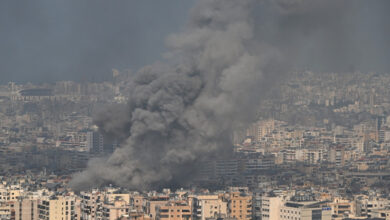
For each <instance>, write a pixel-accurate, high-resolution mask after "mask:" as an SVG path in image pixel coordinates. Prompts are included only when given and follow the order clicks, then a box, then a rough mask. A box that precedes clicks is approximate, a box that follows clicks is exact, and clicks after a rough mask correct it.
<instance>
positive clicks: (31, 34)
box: [0, 0, 390, 82]
mask: <svg viewBox="0 0 390 220" xmlns="http://www.w3.org/2000/svg"><path fill="white" fill-rule="evenodd" d="M194 2H195V0H164V1H155V0H124V1H123V0H114V1H106V0H93V1H92V0H90V1H79V0H59V1H51V0H36V1H28V0H22V1H10V0H9V1H0V33H1V34H0V82H7V81H11V80H12V81H19V82H25V81H34V82H42V81H54V80H102V79H106V78H108V77H109V75H110V72H111V69H112V68H116V69H126V68H130V69H133V70H137V69H138V68H140V67H142V66H144V65H146V64H149V63H151V62H154V61H156V60H159V59H160V58H161V54H162V53H163V52H164V51H165V47H164V42H165V38H166V37H167V36H168V35H169V34H171V33H174V32H178V31H179V30H180V28H181V27H183V26H184V25H185V22H186V21H188V19H186V17H187V15H188V11H189V9H190V8H191V7H193V5H194ZM258 2H267V1H264V0H258ZM296 2H302V1H295V0H294V1H288V0H285V1H284V3H283V4H284V6H282V7H285V8H288V7H291V6H293V5H294V4H296ZM323 2H326V1H323ZM331 2H333V3H334V4H329V5H326V6H325V4H322V5H321V4H320V6H318V5H316V4H317V3H316V4H312V5H311V6H308V7H309V8H307V9H300V10H307V11H299V12H297V13H296V14H294V13H290V14H286V17H284V18H283V19H284V20H281V21H280V22H282V24H279V25H277V27H283V28H284V29H285V33H286V35H285V36H283V37H277V38H275V39H273V43H275V44H283V43H285V41H286V39H287V38H289V37H300V38H301V39H302V41H307V42H306V43H305V44H303V42H301V43H302V44H300V46H302V45H304V46H303V47H302V48H300V52H299V54H297V56H299V57H300V58H301V59H300V60H296V61H295V62H296V66H297V67H298V68H306V67H308V68H311V69H314V70H324V71H348V70H360V71H363V72H367V71H379V72H389V69H390V65H389V62H388V57H389V55H390V52H389V51H390V46H389V39H390V37H389V33H390V31H389V22H388V21H389V20H390V13H388V12H389V11H390V3H389V1H387V0H377V1H362V0H359V1H354V0H340V1H331ZM335 2H337V3H335ZM260 5H261V4H260ZM324 7H325V8H324ZM327 7H333V8H331V10H329V9H330V8H327ZM288 10H290V9H288ZM329 12H330V14H329V15H328V16H325V14H324V13H329ZM267 13H268V12H267V11H265V12H264V11H262V9H261V6H259V10H258V12H257V13H256V16H258V17H261V19H265V20H268V23H269V24H270V26H272V25H274V24H272V23H273V22H275V19H276V20H278V18H275V17H273V15H272V14H267ZM308 17H310V19H308ZM324 18H325V20H323V19H324ZM332 22H333V23H334V24H335V25H334V29H333V30H332V31H331V32H323V31H322V30H321V28H320V27H321V24H325V23H328V24H329V23H332ZM316 26H318V29H316ZM266 28H268V27H266ZM309 29H310V31H308V30H309ZM265 30H266V31H272V27H271V30H269V29H265ZM326 31H328V30H326ZM310 32H311V33H310ZM306 35H312V36H313V35H316V37H315V38H311V39H315V40H314V41H313V40H311V39H306ZM270 36H271V35H270ZM318 41H322V43H324V44H321V47H319V46H318ZM295 49H297V48H292V49H291V50H290V51H291V52H292V53H294V52H297V51H295ZM307 51H310V53H305V52H307ZM307 54H310V56H307Z"/></svg>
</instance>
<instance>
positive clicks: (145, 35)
mask: <svg viewBox="0 0 390 220" xmlns="http://www.w3.org/2000/svg"><path fill="white" fill-rule="evenodd" d="M166 2H167V1H160V0H158V1H156V0H113V1H111V0H110V1H108V0H94V1H82V0H81V1H80V0H56V1H53V0H34V1H31V0H23V1H12V0H9V1H0V33H1V34H0V82H1V83H4V82H8V81H16V82H26V81H32V82H50V81H54V80H101V79H103V78H107V77H109V76H110V73H111V69H112V68H118V69H125V68H130V69H134V70H137V69H138V68H140V67H142V66H144V65H146V64H149V63H152V62H154V61H156V60H159V59H161V54H162V53H163V52H164V50H165V47H164V45H165V43H164V41H165V38H166V37H167V36H168V35H169V34H170V33H174V32H178V31H179V30H180V28H181V27H183V26H184V24H185V22H186V17H187V15H188V11H189V9H190V8H191V7H192V5H193V4H194V0H169V4H167V3H166Z"/></svg>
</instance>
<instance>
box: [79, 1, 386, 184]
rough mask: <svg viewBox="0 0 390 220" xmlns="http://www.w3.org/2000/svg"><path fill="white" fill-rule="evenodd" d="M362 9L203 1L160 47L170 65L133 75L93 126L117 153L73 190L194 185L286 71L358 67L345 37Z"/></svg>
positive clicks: (95, 164)
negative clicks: (119, 99) (124, 98)
mask: <svg viewBox="0 0 390 220" xmlns="http://www.w3.org/2000/svg"><path fill="white" fill-rule="evenodd" d="M360 4H363V3H361V2H358V3H352V2H351V1H317V0H314V1H304V0H303V1H302V0H301V1H300V0H296V1H286V0H278V1H276V0H275V1H272V0H269V1H256V0H240V1H237V0H200V1H199V2H198V3H197V5H196V6H195V7H194V8H193V10H192V11H191V14H190V16H189V22H188V24H187V26H186V27H185V29H184V30H183V32H181V33H178V34H174V35H172V36H170V37H169V38H168V39H167V45H168V46H169V48H170V52H169V53H167V54H166V57H167V62H166V63H156V64H153V65H150V66H146V67H144V68H142V69H141V70H139V71H138V73H137V74H136V75H135V76H134V77H133V78H132V80H131V81H130V82H128V90H129V91H128V95H129V97H128V98H129V101H128V104H127V105H123V106H113V107H112V108H109V109H107V110H106V111H103V112H102V113H101V114H99V115H98V116H97V117H96V119H95V120H96V124H97V125H98V126H99V128H100V130H101V131H102V132H103V133H104V134H105V135H106V136H109V137H112V138H118V139H120V140H122V144H121V147H120V148H118V149H117V150H116V151H115V152H114V153H113V154H112V155H111V156H110V157H109V158H108V159H93V160H91V161H90V163H89V165H88V168H87V169H86V170H85V171H84V172H82V173H79V174H76V175H75V176H74V178H73V180H72V182H71V186H72V187H73V188H75V189H78V190H80V189H85V188H88V187H92V186H101V185H104V184H108V183H113V184H116V185H119V186H124V187H128V188H136V189H145V188H149V187H156V186H174V185H181V184H185V183H186V182H188V181H190V180H192V178H193V177H194V176H195V175H196V173H197V171H198V169H199V164H201V163H202V162H203V161H205V160H207V159H212V158H215V157H217V156H220V155H224V154H229V152H230V151H231V149H232V144H231V134H232V131H233V130H235V129H237V128H239V127H242V126H244V125H246V124H247V123H249V122H250V121H252V120H254V119H255V117H256V109H257V106H258V105H259V104H260V102H261V99H262V97H263V96H264V94H266V93H267V91H268V90H269V89H270V88H271V87H272V86H273V85H274V83H275V82H276V81H278V80H280V79H281V78H283V77H285V76H286V73H287V72H288V71H290V70H292V69H293V68H298V67H302V66H303V65H306V64H307V63H308V62H307V61H312V62H313V63H314V64H318V65H316V66H317V67H318V68H325V69H334V70H335V71H337V70H341V69H343V68H345V67H348V66H351V65H355V64H357V63H358V61H359V59H360V58H361V56H355V55H353V51H351V50H350V48H354V47H355V46H356V45H355V41H357V38H355V37H354V36H349V35H348V34H347V33H351V29H353V28H354V25H353V24H355V22H357V21H354V13H356V12H358V11H360V10H361V5H360ZM384 4H385V3H384ZM359 30H360V29H359ZM356 31H357V30H356ZM340 47H341V48H340ZM343 57H344V60H345V61H346V62H344V63H343V62H342V61H341V60H342V58H343ZM340 59H341V60H340ZM347 61H350V62H347ZM368 68H369V67H368Z"/></svg>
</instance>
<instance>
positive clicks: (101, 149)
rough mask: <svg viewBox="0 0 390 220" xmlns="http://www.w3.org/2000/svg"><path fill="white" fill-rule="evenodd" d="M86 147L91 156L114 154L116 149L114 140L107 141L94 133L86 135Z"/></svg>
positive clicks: (97, 133)
mask: <svg viewBox="0 0 390 220" xmlns="http://www.w3.org/2000/svg"><path fill="white" fill-rule="evenodd" d="M87 147H88V149H89V152H90V153H92V154H107V153H112V152H114V150H115V148H117V147H118V142H117V141H116V140H109V139H107V138H104V136H103V135H102V134H101V133H99V132H96V131H89V132H88V133H87Z"/></svg>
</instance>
